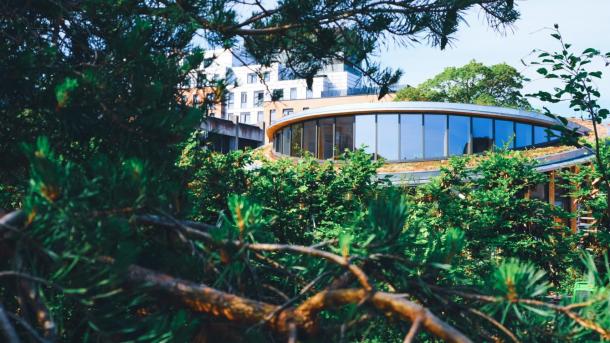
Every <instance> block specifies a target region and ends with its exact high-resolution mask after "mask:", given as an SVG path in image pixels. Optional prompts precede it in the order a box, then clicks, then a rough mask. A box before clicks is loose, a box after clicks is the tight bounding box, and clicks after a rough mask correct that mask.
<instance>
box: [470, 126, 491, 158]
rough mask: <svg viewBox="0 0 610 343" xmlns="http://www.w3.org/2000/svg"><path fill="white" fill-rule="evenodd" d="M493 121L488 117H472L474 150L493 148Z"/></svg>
mask: <svg viewBox="0 0 610 343" xmlns="http://www.w3.org/2000/svg"><path fill="white" fill-rule="evenodd" d="M492 124H493V122H492V120H491V119H487V118H472V152H473V153H475V154H476V153H480V152H484V151H487V150H489V149H491V144H492V142H493V126H492Z"/></svg>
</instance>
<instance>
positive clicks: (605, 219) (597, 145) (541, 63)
mask: <svg viewBox="0 0 610 343" xmlns="http://www.w3.org/2000/svg"><path fill="white" fill-rule="evenodd" d="M551 36H552V37H553V38H554V39H555V40H556V41H557V43H559V50H558V51H554V52H549V51H544V50H534V51H533V53H535V54H537V58H536V59H535V60H534V61H532V62H531V63H530V64H531V65H534V66H536V67H538V69H537V70H536V71H537V72H538V73H539V74H540V75H542V76H543V77H544V78H545V79H555V80H556V81H557V83H558V85H557V86H556V87H554V91H553V92H547V91H538V92H536V93H534V94H528V96H531V97H534V98H537V99H539V100H541V101H543V102H548V103H558V102H560V101H567V102H568V103H569V107H570V109H572V110H573V111H575V112H579V113H581V116H582V118H583V119H587V120H589V121H590V122H591V124H592V127H593V136H594V141H593V144H591V142H589V141H588V140H582V141H581V144H583V145H585V146H589V147H591V146H593V148H594V149H595V155H596V167H597V169H598V172H599V175H600V177H601V181H602V182H600V188H601V190H602V191H603V192H604V193H605V194H606V195H607V194H610V173H609V172H608V165H607V152H605V151H604V150H605V147H602V144H604V142H603V140H602V137H601V135H600V132H599V128H598V126H599V125H601V123H602V121H603V120H605V119H607V118H608V114H610V111H609V110H608V109H606V108H603V107H602V106H601V105H600V103H599V99H600V97H601V94H600V92H599V90H598V87H597V85H596V82H597V81H598V80H600V79H601V78H602V72H601V71H599V70H590V67H591V63H592V62H594V61H596V60H602V61H603V62H604V63H605V66H606V67H607V66H608V65H609V64H608V62H607V61H608V58H610V52H608V53H606V54H602V53H601V52H600V51H599V50H596V49H593V48H587V49H585V50H583V51H582V52H580V53H578V52H574V49H573V48H572V44H570V43H567V42H565V41H564V39H563V36H562V35H561V32H560V31H559V25H557V24H555V25H554V29H553V33H552V34H551ZM544 110H545V114H546V115H547V116H549V117H551V118H556V119H558V120H559V121H560V123H561V124H560V125H557V126H555V127H553V129H557V130H561V131H562V132H563V133H564V134H565V136H566V137H568V138H571V140H572V143H573V141H574V140H575V139H574V137H576V136H577V135H575V134H574V132H575V131H576V130H577V129H578V128H577V127H569V125H568V122H567V120H566V119H565V118H562V117H561V116H558V115H556V114H554V113H552V112H551V110H549V109H548V108H546V107H545V108H544ZM606 201H607V203H606V208H605V209H603V210H602V211H601V212H600V213H601V214H603V216H602V221H601V224H600V226H603V227H606V228H607V227H609V226H610V197H607V196H606Z"/></svg>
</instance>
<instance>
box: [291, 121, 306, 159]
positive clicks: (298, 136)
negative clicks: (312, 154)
mask: <svg viewBox="0 0 610 343" xmlns="http://www.w3.org/2000/svg"><path fill="white" fill-rule="evenodd" d="M290 131H291V132H292V135H291V137H290V154H291V155H292V156H301V155H302V146H301V140H302V139H303V124H302V123H301V124H294V125H292V126H291V127H290Z"/></svg>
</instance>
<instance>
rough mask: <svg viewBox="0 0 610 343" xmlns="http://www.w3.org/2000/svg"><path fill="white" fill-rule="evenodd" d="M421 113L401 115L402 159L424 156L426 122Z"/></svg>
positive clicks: (414, 158)
mask: <svg viewBox="0 0 610 343" xmlns="http://www.w3.org/2000/svg"><path fill="white" fill-rule="evenodd" d="M422 118H423V117H422V115H421V114H401V115H400V159H401V160H420V159H423V158H424V124H423V119H422Z"/></svg>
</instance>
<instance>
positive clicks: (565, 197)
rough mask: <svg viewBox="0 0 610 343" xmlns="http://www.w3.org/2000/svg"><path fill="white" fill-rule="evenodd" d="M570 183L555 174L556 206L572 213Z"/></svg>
mask: <svg viewBox="0 0 610 343" xmlns="http://www.w3.org/2000/svg"><path fill="white" fill-rule="evenodd" d="M569 185H570V184H569V182H568V180H565V179H564V178H562V177H561V176H560V175H559V173H555V204H554V205H555V206H556V207H558V208H561V209H563V210H564V211H570V194H569Z"/></svg>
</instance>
